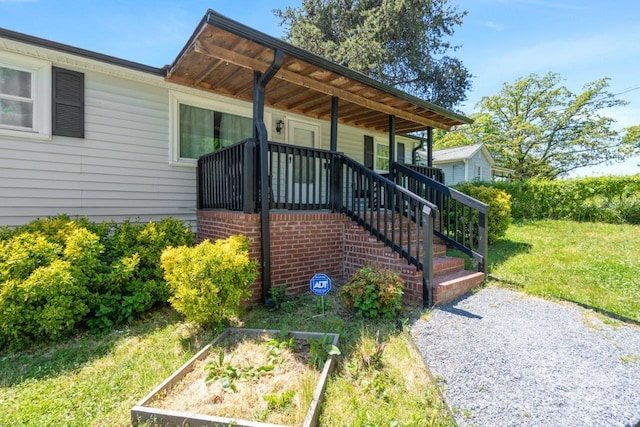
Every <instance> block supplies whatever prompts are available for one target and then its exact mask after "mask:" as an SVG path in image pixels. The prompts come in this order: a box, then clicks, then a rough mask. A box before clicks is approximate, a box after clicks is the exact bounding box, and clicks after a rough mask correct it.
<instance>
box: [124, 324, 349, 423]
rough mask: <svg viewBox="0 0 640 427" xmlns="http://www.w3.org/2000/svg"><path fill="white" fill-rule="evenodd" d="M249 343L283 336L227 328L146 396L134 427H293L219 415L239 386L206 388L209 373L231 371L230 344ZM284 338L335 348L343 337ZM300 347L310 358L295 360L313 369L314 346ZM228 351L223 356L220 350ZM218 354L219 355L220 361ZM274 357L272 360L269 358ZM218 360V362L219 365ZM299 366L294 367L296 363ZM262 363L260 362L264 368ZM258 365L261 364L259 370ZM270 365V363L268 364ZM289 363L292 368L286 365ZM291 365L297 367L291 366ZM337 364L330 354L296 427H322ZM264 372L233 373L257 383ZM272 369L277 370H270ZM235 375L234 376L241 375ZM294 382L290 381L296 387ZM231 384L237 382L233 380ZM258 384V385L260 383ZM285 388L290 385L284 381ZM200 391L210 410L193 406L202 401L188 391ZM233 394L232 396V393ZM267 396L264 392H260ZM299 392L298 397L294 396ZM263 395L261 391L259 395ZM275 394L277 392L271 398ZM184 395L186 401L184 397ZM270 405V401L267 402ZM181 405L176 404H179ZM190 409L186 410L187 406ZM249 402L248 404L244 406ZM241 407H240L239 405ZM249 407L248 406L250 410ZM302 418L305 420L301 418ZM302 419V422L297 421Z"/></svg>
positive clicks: (291, 372) (133, 414) (305, 335)
mask: <svg viewBox="0 0 640 427" xmlns="http://www.w3.org/2000/svg"><path fill="white" fill-rule="evenodd" d="M240 336H242V337H246V338H247V340H249V341H250V340H255V341H258V340H260V339H262V340H264V339H265V337H273V338H276V337H282V333H281V332H280V331H277V330H261V329H243V328H229V329H227V330H225V331H224V332H223V333H222V334H220V335H219V336H218V337H217V338H216V339H215V340H214V341H213V342H212V343H211V344H209V345H207V346H205V347H204V348H203V349H202V350H200V351H199V352H198V353H197V354H196V355H195V356H193V357H192V358H191V360H189V361H188V362H187V363H185V364H184V365H183V366H182V367H180V368H179V369H178V370H177V371H176V372H174V373H173V374H172V375H171V376H170V377H169V378H167V379H166V380H165V381H163V382H162V383H161V384H160V385H159V386H157V387H156V388H155V389H154V390H153V391H152V392H151V393H149V394H148V395H147V396H145V397H144V398H143V399H142V400H140V401H139V402H138V403H137V404H136V406H134V407H133V409H132V410H131V422H132V424H133V425H134V426H138V425H147V426H186V425H188V426H190V427H204V426H211V427H213V426H231V425H233V426H241V427H242V426H245V427H267V426H271V427H275V426H284V425H291V424H274V423H270V422H261V421H260V420H257V418H256V417H257V414H251V415H250V416H244V417H242V418H239V417H236V416H233V417H229V416H224V415H220V412H216V411H218V410H219V409H220V406H216V405H218V404H219V403H220V401H221V400H224V399H225V398H226V397H229V398H230V400H231V399H232V398H233V397H234V395H235V394H236V393H235V392H236V386H235V385H234V384H229V381H228V378H227V383H226V384H224V385H223V386H222V387H224V388H225V389H221V388H220V385H218V386H217V389H215V388H209V387H213V386H211V385H207V384H205V380H206V377H207V372H206V370H207V369H208V368H210V367H211V366H214V367H217V368H218V370H219V371H222V370H223V368H222V365H223V364H224V365H225V367H226V368H227V369H229V368H230V367H231V361H232V360H233V359H232V357H233V356H228V357H227V356H226V355H225V356H224V357H223V351H224V352H225V353H226V352H228V351H230V350H229V349H228V348H227V347H228V346H229V345H228V344H229V342H230V341H232V342H233V343H234V345H239V344H238V342H239V341H240V340H239V338H238V337H240ZM286 337H289V339H293V340H295V342H296V343H300V342H308V343H311V341H315V342H316V343H317V342H326V343H328V344H330V345H333V346H336V345H337V344H338V340H339V335H338V334H327V333H316V332H288V333H287V334H286ZM298 347H303V348H307V349H308V350H309V351H307V353H306V354H297V355H294V358H295V359H300V360H298V361H297V362H299V363H301V364H303V365H307V367H308V365H309V362H310V360H309V359H310V357H311V356H310V354H309V353H310V352H311V351H310V346H309V345H302V346H298ZM222 349H224V350H222ZM216 350H218V351H219V352H220V353H219V354H218V355H216ZM236 357H238V358H240V359H241V358H242V357H241V356H236ZM270 357H273V356H270ZM218 359H219V360H218ZM297 362H295V363H297ZM260 363H262V362H260ZM260 363H259V364H260ZM269 363H271V362H269ZM278 363H281V364H284V363H285V362H284V361H280V362H278ZM287 363H288V362H287ZM292 363H293V362H292ZM335 364H336V360H335V356H334V355H332V354H328V355H327V359H326V361H325V363H324V367H323V368H322V370H321V371H319V372H318V373H317V378H318V379H317V382H316V383H315V387H313V395H312V398H311V401H310V403H309V404H308V410H307V411H306V415H305V416H304V419H303V422H302V424H300V423H296V424H294V425H302V426H303V427H313V426H315V425H316V424H317V422H318V417H319V411H320V406H321V403H322V399H323V396H324V391H325V387H326V382H327V379H328V377H329V375H330V373H331V372H332V371H333V369H334V368H335ZM264 367H265V366H260V367H258V369H255V367H253V366H249V367H244V368H235V367H231V368H230V369H231V371H232V373H233V372H234V371H237V372H245V373H246V372H250V373H251V374H252V375H251V376H252V377H259V376H260V375H258V374H257V372H258V371H261V368H264ZM286 368H287V371H288V373H289V375H290V376H292V377H295V376H296V375H300V374H299V372H296V369H297V368H296V367H294V366H289V365H287V366H286ZM270 369H273V367H272V366H271V365H270ZM237 372H235V373H236V374H237ZM269 377H271V373H270V372H268V373H266V374H265V378H269ZM294 379H295V378H292V382H293V380H294ZM232 381H233V380H232ZM256 381H260V378H258V379H257V380H256ZM285 382H288V381H287V380H286V378H285ZM236 384H237V385H238V388H240V387H241V386H242V381H241V380H238V381H237V382H236ZM194 388H196V389H199V391H198V392H197V393H199V394H200V395H201V394H202V393H203V392H204V393H209V394H210V395H209V396H205V397H207V399H205V400H207V401H208V402H207V403H206V404H202V406H197V407H196V406H193V405H191V403H192V402H193V401H194V400H201V399H200V397H201V396H198V399H194V398H192V396H190V395H189V393H195V392H193V391H189V390H190V389H194ZM229 388H231V389H232V390H229ZM260 390H263V389H260ZM296 392H298V391H296ZM261 393H263V391H261ZM271 393H273V392H271ZM181 394H184V395H185V396H183V397H180V395H181ZM283 395H284V393H281V394H280V395H278V394H277V393H276V394H273V395H271V396H274V398H275V399H281V398H282V396H283ZM264 397H265V396H264V395H261V396H253V398H254V399H263V398H264ZM265 400H266V399H265ZM176 402H178V403H176ZM180 402H184V403H185V404H181V403H180ZM187 402H188V403H189V404H188V405H187V404H186V403H187ZM245 402H246V401H245ZM239 405H240V406H243V404H242V403H240V404H239ZM247 406H248V405H247ZM302 415H304V414H302ZM299 418H300V419H302V417H301V416H300V417H299Z"/></svg>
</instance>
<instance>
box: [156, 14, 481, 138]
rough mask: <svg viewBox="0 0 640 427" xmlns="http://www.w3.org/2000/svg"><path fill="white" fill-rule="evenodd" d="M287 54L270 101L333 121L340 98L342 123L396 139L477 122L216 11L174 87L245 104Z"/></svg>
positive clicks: (184, 57) (175, 72) (181, 63)
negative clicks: (256, 82) (258, 80)
mask: <svg viewBox="0 0 640 427" xmlns="http://www.w3.org/2000/svg"><path fill="white" fill-rule="evenodd" d="M275 49H281V50H282V51H283V53H284V62H283V64H282V67H281V69H280V70H279V71H278V73H277V74H276V75H275V77H274V78H273V79H272V80H271V82H270V83H269V85H268V86H267V89H266V92H265V104H266V105H268V106H271V107H273V108H276V109H279V110H283V111H287V112H292V113H297V114H302V115H304V116H308V117H313V118H316V119H322V120H329V119H330V118H331V97H332V96H336V97H338V98H339V107H338V112H339V113H338V117H339V118H338V121H339V122H340V123H343V124H346V125H351V126H356V127H359V128H364V129H370V130H375V131H379V132H385V133H388V131H389V119H388V117H389V115H394V116H395V117H396V121H395V129H396V133H397V134H404V133H409V132H415V131H420V130H424V129H426V128H427V127H434V128H438V129H445V130H448V129H450V128H451V126H455V125H460V124H463V123H471V120H470V119H469V118H467V117H464V116H462V115H459V114H456V113H454V112H451V111H448V110H446V109H443V108H441V107H438V106H436V105H433V104H430V103H428V102H426V101H422V100H420V99H418V98H415V97H413V96H411V95H408V94H405V93H403V92H400V91H398V90H396V89H393V88H391V87H388V86H385V85H383V84H381V83H379V82H376V81H374V80H372V79H370V78H368V77H366V76H364V75H362V74H360V73H356V72H354V71H353V70H349V69H347V68H346V67H343V66H340V65H337V64H335V63H332V62H329V61H327V60H325V59H323V58H321V57H319V56H317V55H314V54H311V53H310V52H307V51H305V50H302V49H299V48H296V47H295V46H292V45H290V44H288V43H286V42H283V41H282V40H279V39H276V38H273V37H271V36H268V35H266V34H263V33H260V32H258V31H256V30H254V29H251V28H249V27H246V26H244V25H242V24H239V23H237V22H235V21H232V20H230V19H228V18H225V17H224V16H222V15H219V14H218V13H216V12H214V11H211V10H210V11H209V12H208V13H207V14H206V15H205V17H204V19H203V20H202V22H201V23H200V25H199V27H198V29H197V30H196V32H195V33H194V34H193V36H192V37H191V39H190V40H189V42H188V43H187V45H186V46H185V48H184V49H183V50H182V52H181V53H180V55H179V56H178V58H177V59H176V60H175V61H174V63H173V65H171V67H170V68H169V70H168V73H167V77H166V79H167V80H168V81H170V82H173V83H176V84H180V85H185V86H190V87H194V88H198V89H202V90H206V91H210V92H214V93H218V94H221V95H226V96H230V97H234V98H238V99H242V100H245V101H249V102H251V101H252V98H253V91H252V85H253V72H254V71H259V72H264V71H265V70H266V69H267V67H268V66H269V65H270V64H271V62H272V61H273V58H274V50H275Z"/></svg>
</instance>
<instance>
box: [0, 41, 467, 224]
mask: <svg viewBox="0 0 640 427" xmlns="http://www.w3.org/2000/svg"><path fill="white" fill-rule="evenodd" d="M167 60H168V61H170V60H171V58H167ZM250 84H251V80H248V85H249V87H250ZM323 84H324V85H325V86H328V85H327V84H325V83H323ZM354 96H355V95H354ZM237 98H238V97H227V96H223V95H219V94H215V93H211V92H208V91H204V90H199V89H194V88H192V87H188V86H186V85H180V84H175V83H173V82H171V81H169V79H168V78H167V69H166V68H156V67H151V66H147V65H143V64H138V63H134V62H130V61H126V60H122V59H119V58H114V57H111V56H107V55H103V54H99V53H96V52H91V51H87V50H84V49H79V48H76V47H72V46H68V45H63V44H59V43H56V42H52V41H49V40H43V39H39V38H36V37H32V36H29V35H25V34H20V33H15V32H13V31H9V30H5V29H0V153H1V155H0V226H1V225H9V226H16V225H20V224H24V223H27V222H29V221H30V220H32V219H35V218H40V217H47V216H53V215H56V214H59V213H66V214H69V215H72V216H75V215H78V216H87V217H89V218H91V219H93V220H96V221H100V220H107V219H109V220H110V219H114V220H117V221H122V220H124V219H126V218H131V219H133V220H136V219H139V220H141V221H148V220H150V219H158V218H162V217H165V216H173V217H176V218H179V219H182V220H184V221H190V222H192V223H193V224H194V225H195V221H196V158H197V157H198V156H199V155H200V154H203V153H206V152H209V151H213V148H212V147H213V145H212V146H209V144H218V146H225V145H226V144H228V143H231V142H235V141H239V140H241V139H242V138H245V137H247V136H251V131H252V126H251V117H252V113H253V111H252V103H251V102H247V101H245V100H242V99H237ZM383 107H384V106H383ZM434 108H435V107H434ZM440 111H441V110H438V114H443V113H440ZM442 111H444V110H442ZM444 114H448V115H450V116H452V117H453V119H452V120H453V122H452V124H456V123H461V122H458V121H457V120H458V116H457V115H455V114H454V113H449V112H446V111H445V113H444ZM205 116H206V117H210V118H211V123H210V128H211V130H212V131H213V130H215V135H212V137H211V138H199V139H198V138H192V137H193V136H194V135H196V136H197V135H199V134H198V132H199V131H200V130H202V129H199V128H198V123H201V119H202V117H205ZM265 123H266V126H267V130H268V133H269V140H271V141H275V142H284V143H292V142H293V138H294V135H295V134H296V133H298V134H300V135H304V137H305V138H308V139H309V140H308V141H306V142H305V144H307V145H309V146H313V147H315V148H324V149H329V148H330V147H329V145H330V122H329V121H328V120H320V119H315V118H313V117H310V116H305V115H299V114H295V113H292V112H290V111H283V110H279V109H275V108H269V107H267V108H266V109H265ZM384 123H386V122H384ZM382 127H384V124H383V125H380V128H382ZM338 129H339V130H338V135H339V143H338V148H337V149H338V151H340V152H343V153H345V154H346V155H348V156H350V157H352V158H353V159H355V160H356V161H359V162H363V163H369V164H367V166H369V167H373V168H374V169H375V170H376V171H379V172H385V171H386V168H388V164H389V142H388V141H389V136H388V134H385V133H383V132H377V131H375V130H371V129H363V128H360V127H355V126H350V125H345V124H342V123H341V124H340V125H339V128H338ZM205 139H206V140H205ZM214 140H215V141H214ZM181 141H182V142H181ZM181 144H182V145H181ZM205 145H206V146H205ZM414 146H415V141H414V140H413V139H409V138H403V137H401V136H398V137H397V138H396V149H397V152H396V153H394V154H395V159H396V160H398V161H400V162H404V161H405V159H410V158H411V152H412V149H413V148H414Z"/></svg>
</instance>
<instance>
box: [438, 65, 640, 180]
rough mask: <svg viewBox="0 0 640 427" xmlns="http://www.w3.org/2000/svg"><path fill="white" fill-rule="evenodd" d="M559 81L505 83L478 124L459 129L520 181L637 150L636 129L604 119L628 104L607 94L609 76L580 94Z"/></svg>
mask: <svg viewBox="0 0 640 427" xmlns="http://www.w3.org/2000/svg"><path fill="white" fill-rule="evenodd" d="M561 80H562V79H561V77H560V75H559V74H557V73H548V74H546V75H545V76H542V77H540V76H539V75H537V74H530V75H529V76H527V77H525V78H521V79H518V80H516V82H515V83H513V84H507V83H505V84H504V85H503V87H502V90H501V91H500V93H499V94H497V95H494V96H488V97H483V98H482V99H481V100H480V102H479V103H478V106H479V109H480V111H479V112H478V113H476V114H475V115H473V116H472V117H473V118H474V120H475V122H474V124H473V125H471V126H467V127H466V128H464V127H463V128H461V129H460V131H461V132H462V134H463V136H464V138H466V140H468V141H469V142H471V143H473V142H483V143H485V144H486V145H487V148H488V149H489V151H490V152H491V154H492V155H493V156H494V157H495V159H496V161H497V162H498V163H500V164H501V165H503V166H505V167H508V168H511V169H514V170H515V178H517V179H527V178H533V177H537V178H543V179H555V178H557V177H559V176H562V175H565V174H567V173H568V172H570V171H572V170H574V169H576V168H580V167H584V166H592V165H598V164H603V163H612V162H616V161H621V160H624V159H626V158H628V157H629V156H631V155H633V154H634V151H637V148H634V147H633V141H636V142H635V143H636V144H637V141H638V138H637V136H638V129H637V128H636V127H632V128H629V129H628V130H627V131H626V132H625V131H617V130H615V129H614V128H613V125H614V123H615V120H614V119H613V118H610V117H607V116H605V115H603V110H604V109H606V108H611V107H616V106H620V105H625V104H626V102H625V101H623V100H620V99H617V98H616V97H615V96H614V95H612V94H611V93H609V92H607V90H606V89H607V87H608V86H609V83H608V79H607V78H602V79H599V80H596V81H593V82H589V83H587V84H585V85H584V87H583V90H582V92H581V93H578V94H574V93H573V92H571V91H570V90H569V89H567V88H566V87H565V86H561V84H560V83H561ZM633 135H635V136H636V137H635V139H634V136H633ZM452 138H453V136H447V137H444V138H443V140H444V142H445V143H447V142H451V141H452ZM464 138H460V137H459V136H458V139H459V140H460V139H462V140H464ZM638 148H640V147H638Z"/></svg>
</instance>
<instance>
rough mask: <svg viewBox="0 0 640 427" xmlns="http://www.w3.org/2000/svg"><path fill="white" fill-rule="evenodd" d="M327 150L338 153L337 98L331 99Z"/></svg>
mask: <svg viewBox="0 0 640 427" xmlns="http://www.w3.org/2000/svg"><path fill="white" fill-rule="evenodd" d="M329 150H330V151H333V152H334V153H336V152H337V151H338V97H337V96H332V97H331V137H330V142H329Z"/></svg>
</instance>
